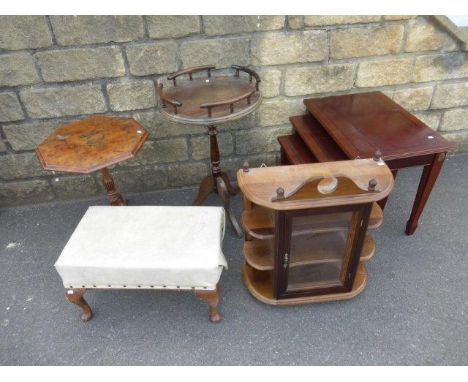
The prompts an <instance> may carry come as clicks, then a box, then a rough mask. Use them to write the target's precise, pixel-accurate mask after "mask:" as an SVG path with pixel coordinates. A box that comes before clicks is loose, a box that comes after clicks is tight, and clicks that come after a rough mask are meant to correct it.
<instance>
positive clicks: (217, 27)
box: [203, 15, 285, 35]
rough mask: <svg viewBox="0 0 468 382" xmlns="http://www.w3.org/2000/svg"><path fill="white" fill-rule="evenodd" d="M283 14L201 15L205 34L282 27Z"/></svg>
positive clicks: (267, 29) (255, 30)
mask: <svg viewBox="0 0 468 382" xmlns="http://www.w3.org/2000/svg"><path fill="white" fill-rule="evenodd" d="M284 18H285V17H284V16H233V15H230V16H203V24H204V25H205V33H206V34H207V35H223V34H235V33H247V32H260V31H270V30H275V29H282V28H284Z"/></svg>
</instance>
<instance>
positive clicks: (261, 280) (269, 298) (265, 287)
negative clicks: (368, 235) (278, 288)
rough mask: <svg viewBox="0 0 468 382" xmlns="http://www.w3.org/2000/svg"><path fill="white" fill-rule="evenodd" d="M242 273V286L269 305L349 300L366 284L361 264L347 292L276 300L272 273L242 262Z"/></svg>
mask: <svg viewBox="0 0 468 382" xmlns="http://www.w3.org/2000/svg"><path fill="white" fill-rule="evenodd" d="M242 273H243V279H244V284H245V286H246V287H247V289H248V290H249V292H250V293H252V295H253V296H254V297H255V298H257V299H258V300H260V301H262V302H264V303H265V304H270V305H297V304H311V303H319V302H328V301H340V300H350V299H352V298H354V297H356V296H357V295H358V294H359V293H361V292H362V291H363V290H364V288H365V287H366V284H367V270H366V267H365V265H364V263H362V262H361V263H360V264H359V267H358V270H357V272H356V277H355V278H354V283H353V287H352V289H351V291H349V292H344V293H331V294H323V295H315V296H306V297H288V298H286V299H276V298H275V296H274V294H273V274H272V273H273V272H272V271H258V270H256V269H254V268H252V267H251V266H250V265H249V264H247V263H245V262H244V265H243V272H242Z"/></svg>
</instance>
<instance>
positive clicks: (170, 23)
mask: <svg viewBox="0 0 468 382" xmlns="http://www.w3.org/2000/svg"><path fill="white" fill-rule="evenodd" d="M145 17H146V23H147V24H148V33H149V36H150V38H178V37H184V36H189V35H192V34H196V33H200V17H199V16H165V15H164V16H145Z"/></svg>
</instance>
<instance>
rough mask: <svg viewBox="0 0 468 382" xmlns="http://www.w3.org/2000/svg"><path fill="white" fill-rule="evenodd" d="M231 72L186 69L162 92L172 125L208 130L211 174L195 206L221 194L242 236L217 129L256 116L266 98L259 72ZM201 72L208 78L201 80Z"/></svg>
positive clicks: (160, 86) (239, 68)
mask: <svg viewBox="0 0 468 382" xmlns="http://www.w3.org/2000/svg"><path fill="white" fill-rule="evenodd" d="M231 69H232V71H233V72H232V75H217V73H216V67H215V66H213V65H207V66H198V67H194V68H189V69H185V70H182V71H180V72H177V73H175V74H173V75H171V76H169V77H168V80H170V81H172V86H170V87H169V86H168V87H167V88H164V86H163V84H162V83H159V84H158V92H159V97H160V99H161V107H162V111H163V115H165V116H166V117H167V118H169V119H170V120H171V121H174V122H179V123H186V124H193V125H204V126H207V127H208V134H209V136H210V158H211V174H210V175H208V176H206V177H205V178H204V179H203V180H202V182H201V184H200V187H199V190H198V195H197V197H196V199H195V201H194V202H193V204H194V205H201V204H202V203H203V201H204V200H205V199H206V198H207V196H208V195H209V194H211V193H212V192H215V193H217V194H218V195H219V197H220V198H221V199H222V201H223V204H224V209H225V210H226V214H227V216H228V218H229V220H230V222H231V224H232V226H233V228H234V230H235V231H236V233H237V235H238V236H241V235H242V230H241V228H240V226H239V223H238V222H237V220H236V218H235V216H234V214H233V213H232V211H231V207H230V200H229V195H235V194H236V193H237V192H238V189H237V187H235V186H233V185H231V183H230V181H229V177H228V175H227V174H226V173H225V172H224V171H222V170H221V167H220V154H219V148H218V138H217V127H216V126H217V125H218V124H220V123H225V122H230V121H234V120H236V119H239V118H242V117H244V116H246V115H248V114H250V113H252V112H253V111H254V110H256V109H257V108H258V106H259V105H260V102H261V100H262V94H261V92H260V89H259V84H260V77H259V76H258V74H257V73H256V72H255V71H253V70H252V69H249V68H246V67H243V66H239V65H232V66H231ZM200 72H206V74H205V73H203V74H202V75H201V76H200ZM197 75H198V76H197ZM187 77H188V79H187ZM254 79H255V81H253V80H254Z"/></svg>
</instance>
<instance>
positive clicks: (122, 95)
mask: <svg viewBox="0 0 468 382" xmlns="http://www.w3.org/2000/svg"><path fill="white" fill-rule="evenodd" d="M107 94H109V102H110V108H111V109H112V110H115V111H125V110H138V109H147V108H150V107H153V106H156V94H155V90H154V82H153V81H151V80H144V81H133V80H126V81H123V82H120V83H115V84H108V85H107Z"/></svg>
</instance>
